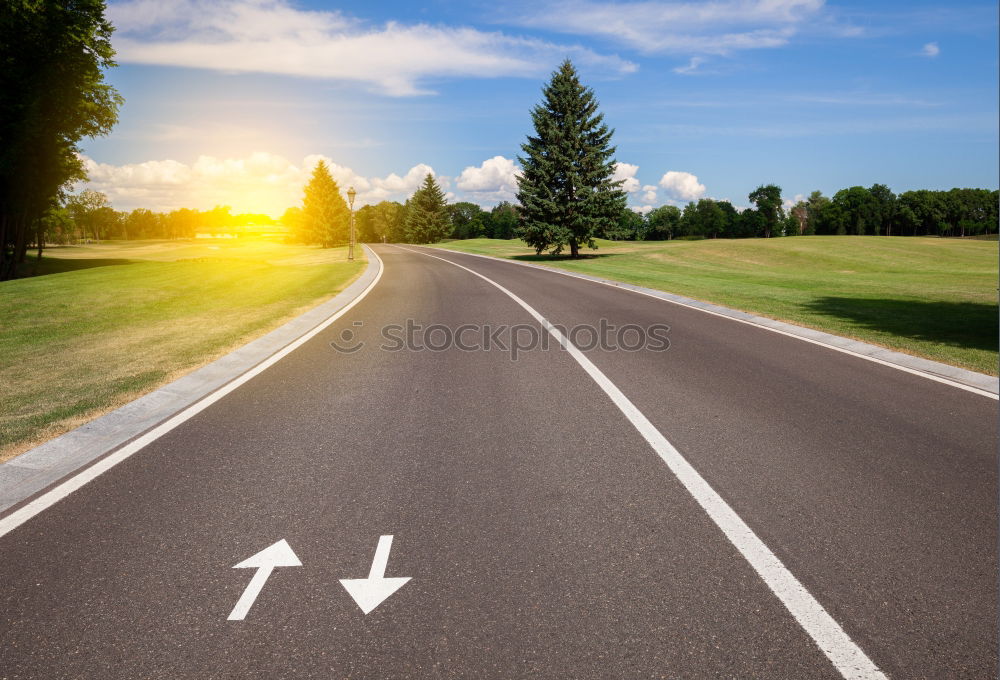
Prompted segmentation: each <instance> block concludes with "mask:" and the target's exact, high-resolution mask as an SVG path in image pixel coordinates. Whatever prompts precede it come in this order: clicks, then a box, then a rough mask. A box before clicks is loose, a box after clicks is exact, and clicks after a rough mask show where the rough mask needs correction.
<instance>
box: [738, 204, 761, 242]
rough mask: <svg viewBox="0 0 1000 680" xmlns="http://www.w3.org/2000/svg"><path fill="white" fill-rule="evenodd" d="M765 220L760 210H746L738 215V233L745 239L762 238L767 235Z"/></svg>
mask: <svg viewBox="0 0 1000 680" xmlns="http://www.w3.org/2000/svg"><path fill="white" fill-rule="evenodd" d="M766 222H767V220H766V218H765V217H764V215H763V214H762V213H761V212H760V210H754V209H753V208H747V209H746V210H744V211H743V212H741V213H740V221H739V231H740V234H741V235H742V236H744V237H746V238H753V237H758V236H764V234H765V233H767V224H766Z"/></svg>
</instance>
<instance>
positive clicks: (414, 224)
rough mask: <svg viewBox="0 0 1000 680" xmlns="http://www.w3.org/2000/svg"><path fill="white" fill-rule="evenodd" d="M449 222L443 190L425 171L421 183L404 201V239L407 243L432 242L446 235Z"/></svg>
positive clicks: (449, 225) (449, 227) (449, 226)
mask: <svg viewBox="0 0 1000 680" xmlns="http://www.w3.org/2000/svg"><path fill="white" fill-rule="evenodd" d="M450 229H451V223H450V222H449V220H448V211H447V209H446V203H445V198H444V192H443V191H441V187H439V186H438V184H437V182H435V181H434V176H433V175H431V174H430V173H427V177H425V178H424V183H423V185H422V186H421V187H420V188H419V189H417V190H416V192H415V193H414V194H413V196H412V197H411V198H410V200H409V201H407V202H406V240H407V241H408V242H409V243H434V242H436V241H440V240H441V239H442V238H444V237H445V236H447V235H448V232H449V231H450Z"/></svg>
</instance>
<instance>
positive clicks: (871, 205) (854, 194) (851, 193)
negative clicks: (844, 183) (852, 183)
mask: <svg viewBox="0 0 1000 680" xmlns="http://www.w3.org/2000/svg"><path fill="white" fill-rule="evenodd" d="M833 204H834V205H835V206H838V207H839V208H840V209H841V211H842V214H843V220H844V222H843V224H844V227H845V228H846V230H847V233H849V234H854V235H857V236H864V235H865V234H867V233H868V232H869V231H872V232H873V233H875V231H874V230H875V224H876V222H877V221H878V213H877V210H878V204H877V203H876V201H875V198H874V197H873V196H872V194H871V192H870V191H868V189H866V188H864V187H849V188H847V189H841V190H840V191H838V192H837V193H836V194H834V195H833Z"/></svg>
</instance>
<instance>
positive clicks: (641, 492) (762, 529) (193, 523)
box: [0, 246, 998, 679]
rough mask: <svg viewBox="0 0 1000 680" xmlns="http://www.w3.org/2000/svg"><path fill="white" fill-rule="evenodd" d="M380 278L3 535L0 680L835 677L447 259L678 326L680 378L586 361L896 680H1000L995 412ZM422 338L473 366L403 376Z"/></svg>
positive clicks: (626, 435) (504, 309)
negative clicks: (353, 301)
mask: <svg viewBox="0 0 1000 680" xmlns="http://www.w3.org/2000/svg"><path fill="white" fill-rule="evenodd" d="M376 250H377V252H378V253H379V255H380V256H381V257H382V259H383V260H384V263H385V273H384V275H383V277H382V279H381V281H380V282H379V283H378V285H377V286H376V287H375V288H374V289H373V290H372V291H371V292H370V293H369V295H368V296H367V297H366V298H365V299H364V300H363V301H361V302H360V303H359V304H358V305H357V306H356V307H354V308H353V309H352V310H350V312H349V313H348V314H346V315H345V316H344V317H342V318H341V319H339V320H338V321H337V322H336V323H334V324H333V325H332V326H331V327H330V328H328V329H326V330H325V331H324V332H322V333H320V334H319V335H318V336H316V337H315V338H313V339H312V340H311V341H309V342H308V343H307V344H305V345H304V346H302V347H301V348H300V349H298V350H296V351H295V352H293V353H292V354H290V355H289V356H288V357H286V358H285V359H283V360H281V361H280V362H278V363H277V364H276V365H274V366H273V367H271V368H270V369H268V370H266V371H265V372H263V373H262V374H260V375H259V376H257V377H255V378H253V379H252V380H250V381H249V382H248V383H246V384H245V385H243V386H242V387H240V388H239V389H237V390H235V391H234V392H232V393H230V394H229V395H227V396H225V397H224V398H222V399H221V400H219V401H218V402H216V403H215V404H214V405H212V406H210V407H209V408H207V409H206V410H204V411H202V412H201V413H199V414H198V415H196V416H195V417H193V418H191V419H190V420H188V421H187V422H185V423H183V424H182V425H180V426H179V427H177V428H176V429H174V430H172V431H170V432H169V433H167V434H166V435H164V436H163V437H161V438H160V439H158V440H156V441H155V442H153V443H152V444H150V445H149V446H147V447H146V448H144V449H143V450H141V451H140V452H139V453H137V454H136V455H134V456H132V457H131V458H129V459H127V460H126V461H124V462H122V463H121V464H119V465H117V466H116V467H114V468H112V469H111V470H110V471H108V472H106V473H105V474H103V475H102V476H100V477H98V478H97V479H96V480H94V481H92V482H90V483H89V484H87V485H86V486H84V487H83V488H81V489H80V490H78V491H76V492H75V493H73V494H71V495H69V496H68V497H66V498H65V499H63V500H62V501H60V502H59V503H57V504H56V505H54V506H52V507H51V508H49V509H47V510H45V511H44V512H42V513H41V514H39V515H37V516H36V517H34V518H33V519H31V520H29V521H28V522H26V523H25V524H23V525H21V526H20V527H18V528H17V529H15V530H14V531H12V532H11V533H9V534H7V535H6V536H3V537H2V538H0V678H46V679H49V678H300V677H302V678H305V677H315V678H341V677H344V678H411V677H432V678H433V677H462V678H477V677H483V678H523V677H540V678H550V677H571V678H719V677H731V678H837V677H841V675H842V674H841V672H840V671H838V668H837V667H836V666H835V665H834V664H833V663H832V662H831V660H830V658H828V656H827V655H826V654H824V652H823V650H821V649H820V647H819V645H818V644H817V643H816V642H815V641H814V639H813V637H810V634H809V633H808V631H807V629H806V628H807V627H806V625H804V624H803V623H802V622H800V621H799V620H798V619H797V618H796V617H795V616H793V615H792V613H791V612H790V610H789V609H788V608H787V607H786V606H785V604H783V602H782V601H781V600H779V599H778V597H777V596H776V595H775V593H774V592H772V589H771V588H770V587H769V585H768V584H767V583H766V582H765V580H764V579H763V578H762V577H761V574H760V572H759V570H758V569H756V568H755V567H754V566H753V565H752V564H751V563H750V562H748V561H747V559H746V558H745V557H744V555H743V554H742V552H741V551H740V550H739V549H738V548H737V546H736V545H735V544H734V543H733V542H732V541H730V540H729V538H727V536H726V535H725V534H724V533H723V531H722V530H720V528H719V526H718V525H717V524H716V523H715V522H714V521H713V520H712V518H711V517H710V516H709V514H708V513H707V512H706V510H705V509H704V508H703V507H702V505H700V504H699V503H698V502H696V500H695V498H694V497H693V496H692V494H691V493H690V492H689V491H688V489H687V488H686V487H685V486H684V485H683V484H682V482H681V481H679V479H678V477H677V476H675V475H674V473H673V472H672V471H671V469H670V468H669V467H668V466H667V464H665V463H664V460H662V459H661V457H660V456H659V455H657V453H656V452H655V451H654V450H653V449H652V448H651V446H650V443H649V442H648V441H647V438H645V437H644V436H643V435H642V434H641V433H640V432H639V430H637V429H636V427H635V426H634V425H633V423H632V422H630V420H629V419H627V418H626V416H625V415H624V414H623V412H622V410H620V409H619V407H618V406H616V405H615V403H613V402H612V400H611V399H610V398H609V397H608V394H607V393H606V392H605V391H604V390H602V388H601V387H600V386H599V385H598V383H597V382H596V381H595V379H594V378H593V377H592V376H591V375H589V374H588V373H587V372H586V371H585V370H584V369H583V368H582V367H581V365H580V363H578V362H577V361H576V360H575V359H574V358H573V356H571V354H570V353H569V352H567V351H565V350H563V349H561V348H559V347H558V346H556V344H555V343H554V342H552V341H551V338H550V339H549V346H548V348H547V349H545V348H542V347H536V348H534V349H531V350H527V351H523V352H520V353H519V355H518V356H517V358H516V360H515V359H512V357H511V351H510V338H509V335H504V333H503V329H504V328H505V327H513V326H518V325H522V326H529V325H534V327H535V328H536V329H537V328H538V323H537V322H536V321H535V320H533V319H532V317H531V316H530V315H529V314H528V313H527V312H526V311H525V309H524V308H522V307H521V306H520V305H518V304H517V303H516V302H515V301H514V300H513V299H512V298H511V297H510V296H508V295H507V294H505V293H504V292H503V291H502V290H500V289H498V288H497V287H496V286H494V285H492V284H490V283H489V282H488V281H485V280H483V279H482V278H480V277H477V276H475V275H474V274H473V273H471V272H469V271H466V270H465V269H462V268H459V267H455V266H452V265H451V264H449V263H448V262H444V261H442V260H441V259H435V258H434V257H430V256H428V254H429V255H434V256H436V257H438V258H446V259H447V260H451V261H453V262H457V263H460V264H462V265H463V266H465V267H468V268H469V269H472V270H475V271H476V272H479V273H480V274H482V275H484V276H486V277H489V278H490V279H492V280H493V281H495V282H497V283H498V284H500V285H502V286H503V287H505V288H507V289H508V290H509V291H510V292H511V293H513V294H514V295H516V296H517V297H519V298H521V299H522V300H523V301H524V302H525V303H527V304H528V305H530V306H531V307H533V308H534V309H535V310H537V311H538V313H540V314H541V315H543V316H544V317H545V318H547V319H548V320H549V321H550V322H551V323H553V324H556V325H558V326H563V327H564V328H566V329H567V331H568V330H571V329H573V328H577V327H581V328H583V327H587V326H591V327H598V328H599V327H600V324H601V320H602V319H603V320H605V322H606V323H608V324H612V325H614V326H615V327H616V328H621V327H624V326H626V325H629V324H632V325H635V326H637V327H639V328H642V329H648V328H650V327H652V326H653V325H654V324H666V325H669V327H670V330H669V333H667V334H666V336H665V337H668V338H669V349H667V350H665V351H656V350H655V349H653V348H647V349H644V350H640V351H625V350H623V349H620V348H619V349H610V348H605V349H602V348H600V347H598V348H594V349H588V350H585V351H584V354H585V355H586V357H587V358H588V359H589V360H590V361H591V362H592V363H593V365H594V366H595V367H596V368H597V369H598V370H599V371H600V372H602V373H603V375H604V376H606V378H607V379H608V380H609V381H611V382H612V383H613V384H614V385H615V386H616V387H617V388H618V389H620V391H621V393H622V394H623V395H624V396H625V397H626V398H627V399H628V400H630V402H631V403H632V404H634V406H635V407H636V409H638V411H640V412H641V413H642V414H643V415H644V416H645V418H647V419H648V421H649V423H651V425H652V426H653V427H655V429H656V430H658V431H659V432H660V433H662V435H663V436H665V437H666V439H667V440H669V442H670V443H671V444H672V445H673V446H674V447H676V450H677V451H678V452H679V453H680V454H681V455H682V456H683V457H684V458H685V459H686V460H687V461H688V462H689V463H690V464H691V465H692V466H693V468H694V469H695V470H697V472H698V473H700V475H701V478H703V480H704V481H705V482H707V484H708V485H710V487H711V488H712V489H714V491H715V492H717V493H718V495H719V496H721V498H722V499H724V501H725V503H727V504H728V507H729V508H731V510H732V511H734V512H735V513H736V515H738V516H739V517H740V518H741V519H742V520H743V521H744V522H745V523H746V525H747V526H748V527H749V528H750V529H751V530H752V532H753V533H754V534H755V535H756V536H757V537H759V540H760V541H762V542H763V544H765V545H766V546H767V548H769V549H770V550H771V551H772V552H773V554H774V556H775V557H776V558H777V560H779V561H780V563H781V565H783V567H784V568H786V569H787V571H788V572H790V573H791V574H792V575H794V577H796V578H797V579H798V581H799V582H800V583H801V584H802V586H804V588H805V590H806V591H808V593H809V595H810V596H811V597H812V598H814V599H815V601H816V602H817V603H819V604H820V605H822V607H823V608H824V609H825V611H826V612H828V614H829V616H830V617H832V619H833V620H834V621H835V622H836V623H837V624H838V625H839V626H840V628H841V629H842V631H843V633H844V634H845V636H847V637H848V638H849V639H850V640H851V641H853V643H855V644H856V645H857V647H858V648H859V649H860V650H863V652H864V654H866V655H867V658H868V659H869V660H870V661H871V662H872V663H873V664H874V665H875V666H877V667H878V668H879V669H881V671H882V672H884V673H885V674H886V675H888V676H889V677H892V678H986V677H994V676H995V673H996V668H997V644H996V641H997V624H996V621H997V596H996V592H997V588H996V581H997V517H998V513H997V461H996V451H997V431H996V423H997V402H996V401H995V400H992V399H988V398H985V397H983V396H979V395H976V394H971V393H969V392H966V391H963V390H960V389H957V388H954V387H951V386H948V385H944V384H941V383H937V382H933V381H930V380H927V379H924V378H921V377H918V376H915V375H912V374H908V373H905V372H902V371H898V370H895V369H892V368H889V367H886V366H881V365H878V364H874V363H871V362H868V361H864V360H861V359H858V358H855V357H852V356H848V355H845V354H842V353H838V352H835V351H831V350H828V349H824V348H822V347H818V346H816V345H812V344H809V343H806V342H802V341H800V340H796V339H794V338H790V337H786V336H782V335H779V334H775V333H771V332H768V331H766V330H762V329H758V328H754V327H752V326H748V325H745V324H740V323H735V322H733V321H730V320H727V319H722V318H719V317H715V316H712V315H709V314H705V313H703V312H699V311H696V310H692V309H687V308H684V307H680V306H677V305H672V304H669V303H666V302H663V301H659V300H655V299H652V298H648V297H645V296H642V295H637V294H635V293H630V292H627V291H622V290H616V289H614V288H611V287H608V286H602V285H599V284H596V283H590V282H585V281H580V280H576V279H572V278H569V277H565V276H561V275H558V274H555V273H550V272H545V271H538V270H534V269H529V268H525V267H519V266H516V265H513V264H508V263H502V262H494V261H488V260H484V259H480V258H474V257H469V256H464V255H459V254H453V253H445V252H442V251H436V250H427V249H425V250H424V251H423V252H422V253H419V252H414V251H413V250H402V249H398V248H395V247H393V246H378V247H376ZM408 320H409V321H410V322H411V324H418V325H420V326H421V327H422V328H423V329H424V330H426V327H427V326H429V325H432V324H439V325H440V326H439V327H438V328H436V329H434V330H432V332H431V334H430V335H429V336H428V335H427V334H426V333H425V332H414V334H413V337H414V341H415V342H426V341H428V340H429V341H430V342H431V344H435V346H437V345H438V344H443V342H444V340H445V339H446V335H447V333H448V331H446V330H445V329H451V331H452V332H453V331H455V330H457V329H459V328H460V327H462V326H463V325H464V326H465V327H466V329H467V330H466V331H465V332H464V333H463V336H462V340H463V342H464V343H465V345H466V346H467V347H475V349H469V350H463V349H461V348H457V347H454V346H452V347H449V348H445V349H442V350H441V351H432V350H429V349H426V348H424V349H422V350H418V349H415V348H411V349H404V350H401V351H390V350H388V349H385V348H383V345H385V344H394V343H392V342H389V341H387V340H386V339H385V337H384V336H383V333H384V332H385V333H388V334H389V335H391V336H395V337H399V336H400V335H401V334H405V327H406V324H407V321H408ZM470 324H471V325H470ZM394 325H395V326H401V327H403V329H404V330H403V331H402V332H401V331H399V330H394V329H393V328H391V327H393V326H394ZM483 327H488V328H489V330H488V332H487V335H490V334H492V337H491V338H490V344H491V346H490V347H489V349H484V348H482V347H481V345H482V344H483V336H482V328H483ZM387 329H388V330H387ZM469 329H471V330H469ZM498 329H499V331H498ZM345 331H350V333H351V334H353V338H351V339H350V341H346V340H345V337H346V335H345ZM536 333H537V331H536ZM529 335H530V331H527V330H524V331H522V336H521V340H522V341H525V340H527V339H529V338H528V336H529ZM538 337H549V336H544V334H538ZM574 337H575V339H576V340H577V341H578V342H579V343H580V344H583V343H584V342H585V341H586V337H585V332H581V333H578V334H576V335H575V336H574ZM631 337H632V338H637V337H638V336H637V333H633V334H632V336H631ZM331 342H338V343H340V344H341V345H342V346H345V347H358V348H357V349H356V350H355V351H351V352H341V351H337V350H336V349H335V348H334V347H332V346H331ZM359 345H360V346H359ZM384 535H391V536H393V539H392V543H391V551H390V552H389V553H388V558H387V560H388V561H387V564H386V569H385V576H386V577H390V578H391V577H410V579H411V580H410V581H408V582H406V583H405V584H404V585H402V587H400V588H399V589H398V590H396V591H395V592H394V593H393V594H392V595H390V596H389V597H388V598H387V599H385V600H384V601H383V602H381V604H379V605H378V606H377V607H376V608H375V609H374V610H373V611H371V612H370V613H368V614H367V615H366V614H364V613H363V612H362V610H361V608H360V607H359V605H358V604H356V603H355V601H354V600H353V599H352V597H351V595H349V594H348V592H347V590H346V589H345V588H344V587H343V586H342V585H341V583H340V580H341V579H363V578H365V577H366V576H367V575H368V574H369V569H370V568H371V567H372V560H373V558H374V557H375V553H376V545H377V544H378V543H379V537H380V536H384ZM280 540H285V541H287V544H288V546H289V547H290V549H291V550H292V551H294V555H295V556H296V557H297V560H298V561H301V566H278V567H277V568H275V569H274V570H273V572H272V573H271V574H270V577H269V578H268V579H267V580H266V582H263V585H262V587H261V589H260V592H259V596H257V597H256V598H255V599H254V600H253V602H252V606H250V608H249V609H248V610H247V611H246V613H245V618H243V619H242V620H229V617H230V616H231V615H232V613H233V610H234V607H235V606H236V605H237V602H238V601H239V600H240V598H241V596H243V595H244V591H245V589H247V586H248V584H250V583H251V580H252V579H254V580H256V579H259V578H260V577H261V576H263V575H266V574H262V575H259V576H257V577H255V576H254V574H259V572H257V570H256V569H255V568H253V567H250V568H239V569H233V568H232V567H233V566H234V565H236V564H237V563H240V562H242V561H244V560H247V559H248V558H250V557H251V556H253V555H255V554H256V553H258V552H260V551H262V550H264V549H265V548H268V546H272V545H273V544H275V543H276V542H278V541H280ZM383 557H385V553H383ZM375 571H377V570H375ZM258 585H259V583H258Z"/></svg>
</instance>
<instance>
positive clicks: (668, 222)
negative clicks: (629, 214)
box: [646, 205, 681, 241]
mask: <svg viewBox="0 0 1000 680" xmlns="http://www.w3.org/2000/svg"><path fill="white" fill-rule="evenodd" d="M680 221H681V209H680V208H678V207H677V206H676V205H661V206H660V207H659V208H654V209H653V210H651V211H650V212H649V214H648V215H646V238H647V239H649V240H651V241H662V240H664V239H666V240H670V239H671V238H673V237H674V234H676V233H677V226H678V224H679V223H680Z"/></svg>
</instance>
